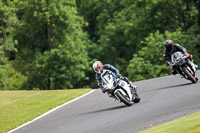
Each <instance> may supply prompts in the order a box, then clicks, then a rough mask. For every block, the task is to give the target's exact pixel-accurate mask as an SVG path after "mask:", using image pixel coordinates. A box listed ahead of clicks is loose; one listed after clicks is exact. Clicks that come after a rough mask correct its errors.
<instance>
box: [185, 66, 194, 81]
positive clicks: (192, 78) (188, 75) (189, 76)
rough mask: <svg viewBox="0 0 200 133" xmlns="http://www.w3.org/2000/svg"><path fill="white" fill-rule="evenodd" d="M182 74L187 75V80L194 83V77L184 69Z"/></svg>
mask: <svg viewBox="0 0 200 133" xmlns="http://www.w3.org/2000/svg"><path fill="white" fill-rule="evenodd" d="M183 72H184V74H185V75H187V77H188V79H189V80H191V81H192V83H196V82H197V81H196V79H195V77H194V76H193V75H192V74H191V73H190V72H189V71H188V70H187V69H186V68H185V67H184V68H183Z"/></svg>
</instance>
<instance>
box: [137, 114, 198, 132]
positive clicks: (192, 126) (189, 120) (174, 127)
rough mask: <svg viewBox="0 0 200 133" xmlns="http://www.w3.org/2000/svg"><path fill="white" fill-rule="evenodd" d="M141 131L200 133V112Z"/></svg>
mask: <svg viewBox="0 0 200 133" xmlns="http://www.w3.org/2000/svg"><path fill="white" fill-rule="evenodd" d="M140 133H200V112H197V113H194V114H192V115H188V116H184V117H182V118H180V119H177V120H174V121H172V122H168V123H165V124H163V125H160V126H156V127H153V128H150V129H148V130H145V131H142V132H140Z"/></svg>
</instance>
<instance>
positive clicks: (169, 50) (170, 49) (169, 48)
mask: <svg viewBox="0 0 200 133" xmlns="http://www.w3.org/2000/svg"><path fill="white" fill-rule="evenodd" d="M164 45H165V48H166V49H165V51H164V54H163V56H164V58H165V60H166V62H167V64H168V65H170V67H171V69H172V74H173V75H176V74H177V72H176V71H175V70H174V68H173V67H172V63H171V55H172V54H173V53H175V52H177V51H180V52H182V53H183V54H184V55H185V56H186V57H187V58H188V59H189V60H190V62H189V63H190V65H191V67H195V70H196V68H197V67H198V66H197V65H195V64H194V63H193V60H192V58H191V56H190V55H189V54H188V53H187V50H186V48H184V47H182V46H181V45H179V44H173V42H172V40H166V41H165V42H164Z"/></svg>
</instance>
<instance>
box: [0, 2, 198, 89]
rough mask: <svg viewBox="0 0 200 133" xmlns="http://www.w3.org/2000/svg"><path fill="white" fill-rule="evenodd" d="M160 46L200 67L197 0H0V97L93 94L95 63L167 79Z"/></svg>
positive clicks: (140, 77)
mask: <svg viewBox="0 0 200 133" xmlns="http://www.w3.org/2000/svg"><path fill="white" fill-rule="evenodd" d="M167 39H171V40H173V42H174V43H179V44H181V45H182V46H184V47H185V48H187V50H188V53H190V54H192V55H193V58H194V61H195V63H196V64H197V65H200V54H199V53H200V1H199V0H176V1H174V0H25V1H23V0H0V90H2V89H3V90H4V89H14V90H20V89H28V90H32V89H41V90H43V89H66V88H79V87H96V80H95V73H94V72H93V70H92V63H93V62H94V61H95V60H100V61H101V62H102V63H103V64H112V65H114V66H115V67H117V68H118V69H119V70H120V72H121V74H122V75H123V76H127V77H128V78H129V79H130V80H131V81H138V80H144V79H149V78H155V77H160V76H165V75H169V74H170V69H169V66H167V65H166V63H165V61H164V58H163V51H164V41H165V40H167Z"/></svg>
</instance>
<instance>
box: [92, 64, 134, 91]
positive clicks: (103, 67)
mask: <svg viewBox="0 0 200 133" xmlns="http://www.w3.org/2000/svg"><path fill="white" fill-rule="evenodd" d="M93 69H94V71H95V72H96V79H97V82H98V85H99V87H100V88H101V90H102V92H103V93H105V92H106V88H104V87H103V85H102V81H101V80H102V79H101V74H102V72H103V70H106V69H107V70H110V71H112V72H113V73H114V74H115V76H116V78H120V79H122V80H124V81H126V82H127V83H128V84H130V86H131V87H132V88H135V89H136V88H137V87H136V86H133V85H132V83H131V82H129V81H128V78H126V77H123V76H121V75H120V73H119V70H118V69H117V68H115V67H114V66H112V65H110V64H105V65H103V64H102V63H101V62H100V61H96V62H95V63H94V64H93Z"/></svg>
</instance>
